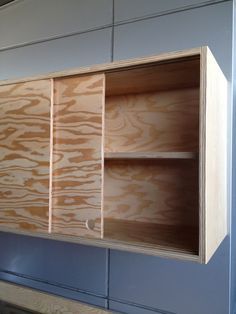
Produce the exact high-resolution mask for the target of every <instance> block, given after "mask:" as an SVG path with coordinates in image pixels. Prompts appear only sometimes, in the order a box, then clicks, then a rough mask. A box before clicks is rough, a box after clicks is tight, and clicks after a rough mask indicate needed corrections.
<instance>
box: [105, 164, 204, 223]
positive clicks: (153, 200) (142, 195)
mask: <svg viewBox="0 0 236 314" xmlns="http://www.w3.org/2000/svg"><path fill="white" fill-rule="evenodd" d="M104 217H105V218H113V219H123V220H128V221H139V222H147V223H157V224H165V225H175V226H176V225H179V226H180V225H184V226H197V225H198V165H197V163H196V162H194V161H192V160H177V161H174V160H170V161H169V160H157V161H155V162H154V161H153V160H152V161H151V162H150V161H148V160H131V161H130V160H124V161H122V160H121V161H117V160H114V161H112V160H108V161H105V176H104Z"/></svg>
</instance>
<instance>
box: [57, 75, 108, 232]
mask: <svg viewBox="0 0 236 314" xmlns="http://www.w3.org/2000/svg"><path fill="white" fill-rule="evenodd" d="M54 98H55V99H54V109H53V110H54V112H53V171H52V232H53V233H60V234H67V235H77V236H88V237H101V234H102V227H101V217H102V214H101V199H102V198H101V186H102V164H103V162H102V120H103V108H104V76H103V75H102V74H99V75H92V76H81V77H78V76H75V77H69V78H61V79H56V80H55V95H54ZM89 220H91V221H95V227H94V228H93V230H90V229H88V228H87V227H86V221H89ZM87 226H88V225H87Z"/></svg>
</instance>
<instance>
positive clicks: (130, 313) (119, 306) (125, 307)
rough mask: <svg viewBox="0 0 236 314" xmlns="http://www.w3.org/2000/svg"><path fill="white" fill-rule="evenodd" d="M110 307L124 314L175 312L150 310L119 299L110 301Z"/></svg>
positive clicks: (167, 313) (165, 313) (166, 313)
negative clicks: (118, 300)
mask: <svg viewBox="0 0 236 314" xmlns="http://www.w3.org/2000/svg"><path fill="white" fill-rule="evenodd" d="M109 309H110V310H111V311H116V312H119V313H124V314H126V313H127V314H173V313H170V312H166V311H165V312H163V311H158V310H154V309H153V310H149V309H146V308H143V307H137V306H135V305H131V304H125V303H121V302H117V301H109Z"/></svg>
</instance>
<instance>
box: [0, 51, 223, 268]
mask: <svg viewBox="0 0 236 314" xmlns="http://www.w3.org/2000/svg"><path fill="white" fill-rule="evenodd" d="M39 79H40V80H39ZM226 113H227V82H226V79H225V77H224V75H223V73H222V72H221V70H220V68H219V66H218V64H217V63H216V61H215V59H214V57H213V56H212V54H211V52H210V50H209V49H208V48H207V47H202V48H197V49H191V50H187V51H181V52H173V53H168V54H162V55H159V56H153V57H150V58H143V59H135V60H129V61H122V62H117V63H110V64H106V65H101V66H95V67H90V68H85V69H75V70H72V71H68V72H61V73H52V74H50V75H48V76H46V77H42V78H29V79H24V80H21V81H20V82H19V81H18V82H6V81H5V82H2V84H1V86H0V122H1V128H3V131H2V136H1V138H0V148H1V160H0V194H1V199H0V217H1V224H0V227H1V230H6V231H9V230H10V231H13V232H19V233H21V232H23V233H25V234H31V235H38V236H43V237H50V238H54V239H58V240H65V241H73V242H80V243H84V244H91V245H98V246H104V247H110V248H116V249H122V250H129V251H134V252H141V253H146V254H154V255H160V256H165V257H175V258H181V259H186V260H194V261H199V262H202V263H207V262H208V261H209V259H210V258H211V256H212V255H213V253H214V252H215V250H216V249H217V247H218V246H219V245H220V243H221V241H222V240H223V239H224V237H225V235H226V234H227V228H226V225H227V224H226V220H227V219H226V212H227V200H226V138H227V135H226V123H227V116H226ZM21 125H23V126H21ZM22 128H23V129H22ZM22 130H24V132H23V131H22ZM39 150H40V152H39ZM12 196H14V198H12Z"/></svg>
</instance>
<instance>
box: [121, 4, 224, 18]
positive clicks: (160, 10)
mask: <svg viewBox="0 0 236 314" xmlns="http://www.w3.org/2000/svg"><path fill="white" fill-rule="evenodd" d="M220 1H221V0H165V1H163V0H145V1H143V0H115V21H116V22H119V21H125V20H129V19H135V18H140V17H145V16H147V15H153V14H166V13H168V12H170V11H174V10H180V9H188V8H190V7H193V6H198V5H203V4H211V3H217V2H220Z"/></svg>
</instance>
